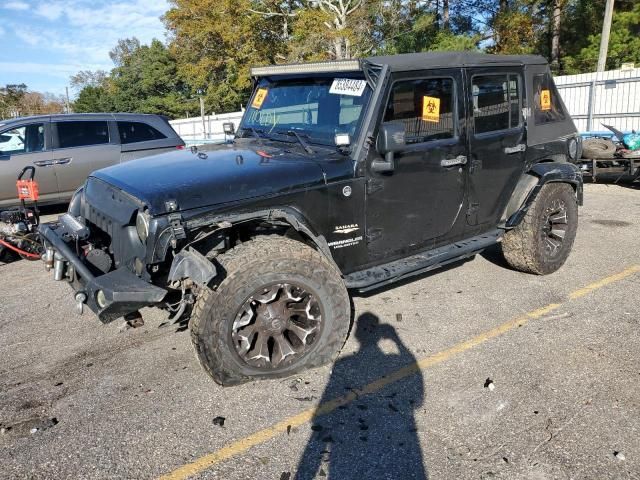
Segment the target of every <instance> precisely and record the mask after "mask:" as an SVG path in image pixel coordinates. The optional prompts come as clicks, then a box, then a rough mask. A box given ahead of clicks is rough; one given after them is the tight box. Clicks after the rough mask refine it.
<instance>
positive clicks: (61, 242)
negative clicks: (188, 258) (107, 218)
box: [38, 224, 167, 323]
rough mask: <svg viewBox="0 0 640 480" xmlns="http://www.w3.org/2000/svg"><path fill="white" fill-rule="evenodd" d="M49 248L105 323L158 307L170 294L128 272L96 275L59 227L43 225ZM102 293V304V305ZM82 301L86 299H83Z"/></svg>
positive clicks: (74, 286)
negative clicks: (167, 294)
mask: <svg viewBox="0 0 640 480" xmlns="http://www.w3.org/2000/svg"><path fill="white" fill-rule="evenodd" d="M38 230H39V232H40V235H41V236H42V238H43V239H44V242H45V246H46V247H47V248H49V249H53V251H54V252H55V253H57V254H59V256H61V257H62V259H63V261H64V262H65V269H66V274H67V275H66V279H67V280H68V281H69V283H70V284H71V286H72V288H73V289H74V291H75V294H74V295H75V297H76V299H77V298H79V296H78V294H84V298H85V303H86V305H87V306H88V307H89V308H90V309H91V310H92V311H93V312H94V313H95V314H96V315H98V318H99V319H100V321H101V322H102V323H109V322H112V321H113V320H116V319H117V318H120V317H123V316H124V315H127V314H129V313H132V312H135V311H137V310H139V309H140V308H143V307H147V306H151V305H156V304H158V303H160V302H161V301H162V299H163V298H164V297H165V295H166V293H167V291H166V290H165V289H163V288H160V287H156V286H155V285H151V284H150V283H147V282H146V281H144V280H142V279H141V278H139V277H138V276H136V275H135V274H134V273H133V272H131V271H129V270H127V269H126V268H122V267H121V268H119V269H117V270H114V271H111V272H109V273H105V274H102V275H98V276H96V275H94V274H93V273H92V272H91V270H90V269H89V268H88V267H87V265H86V264H85V263H84V262H83V261H82V259H81V258H80V257H78V255H77V254H76V253H75V252H74V251H73V250H72V249H71V248H70V247H69V245H68V244H67V242H66V241H65V238H64V237H65V236H67V235H66V233H65V231H64V229H63V228H61V227H60V226H59V225H55V224H42V225H40V227H39V228H38ZM99 292H101V293H100V298H101V300H102V301H101V304H98V300H97V299H98V294H99ZM80 298H82V296H80Z"/></svg>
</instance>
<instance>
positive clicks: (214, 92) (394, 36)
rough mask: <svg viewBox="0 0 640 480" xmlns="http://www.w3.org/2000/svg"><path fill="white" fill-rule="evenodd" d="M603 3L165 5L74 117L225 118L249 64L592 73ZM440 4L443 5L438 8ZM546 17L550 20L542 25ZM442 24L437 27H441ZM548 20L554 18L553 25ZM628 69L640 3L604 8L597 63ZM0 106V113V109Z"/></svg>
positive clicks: (119, 50) (238, 99) (86, 89)
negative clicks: (464, 53) (438, 54)
mask: <svg viewBox="0 0 640 480" xmlns="http://www.w3.org/2000/svg"><path fill="white" fill-rule="evenodd" d="M604 4H605V0H465V1H464V2H454V1H452V0H449V1H445V0H439V1H437V2H434V1H422V0H313V1H311V0H170V8H169V10H168V11H167V13H166V14H165V15H164V17H163V21H164V23H165V25H166V27H167V30H168V33H169V35H168V38H169V42H168V45H165V44H163V43H161V42H160V41H158V40H154V41H152V42H151V44H150V45H141V44H140V42H139V41H138V40H137V39H136V38H130V39H122V40H119V41H118V44H117V45H116V46H115V47H114V48H113V50H112V51H111V53H110V57H111V59H112V60H113V62H114V65H115V67H114V68H113V69H112V70H111V72H110V73H109V74H107V73H105V72H100V71H98V72H87V71H83V72H79V73H78V74H77V75H74V76H73V77H72V79H71V81H72V85H73V86H75V87H77V88H82V90H81V91H80V93H79V95H78V98H77V100H76V102H75V110H76V111H83V112H86V111H125V112H146V113H160V114H165V115H169V116H171V117H183V116H186V115H199V102H198V97H199V96H202V97H203V98H204V100H205V110H206V112H207V113H211V112H219V113H222V112H226V111H236V110H238V109H239V108H240V107H241V106H242V105H244V104H245V102H246V101H247V100H248V97H249V93H250V90H251V79H250V73H249V70H250V68H251V67H252V66H258V65H266V64H273V63H283V62H304V61H317V60H330V59H336V58H352V57H359V56H368V55H380V54H397V53H408V52H421V51H434V50H480V51H488V52H491V53H500V54H528V53H535V54H541V55H544V56H546V57H547V58H548V59H550V56H551V50H552V47H551V43H552V38H555V39H558V38H559V39H560V43H559V48H555V49H554V53H555V55H556V57H555V58H556V59H557V60H558V63H557V64H554V66H555V67H556V68H558V70H559V71H560V73H577V72H580V71H589V70H593V69H594V68H595V65H596V62H597V55H598V49H599V43H600V30H601V28H602V18H603V12H604ZM445 5H447V6H448V8H447V9H445ZM554 11H560V12H561V13H560V16H559V17H558V16H556V17H554ZM447 18H448V21H447V20H446V19H447ZM554 18H555V19H556V20H559V21H555V22H554V21H553V20H554ZM623 62H636V63H640V3H638V1H637V0H616V3H615V14H614V21H613V26H612V31H611V41H610V46H609V57H608V62H607V66H608V67H609V68H617V67H618V66H619V65H620V64H621V63H623ZM1 100H2V97H0V108H1Z"/></svg>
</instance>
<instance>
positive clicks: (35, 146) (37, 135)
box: [0, 123, 44, 155]
mask: <svg viewBox="0 0 640 480" xmlns="http://www.w3.org/2000/svg"><path fill="white" fill-rule="evenodd" d="M43 150H44V124H43V123H33V124H31V125H23V126H21V127H17V128H14V129H12V130H5V131H4V132H2V133H0V155H15V154H19V153H34V152H41V151H43Z"/></svg>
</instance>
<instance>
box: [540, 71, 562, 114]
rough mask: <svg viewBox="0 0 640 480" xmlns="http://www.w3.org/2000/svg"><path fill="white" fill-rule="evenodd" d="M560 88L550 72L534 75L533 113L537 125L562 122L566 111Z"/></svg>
mask: <svg viewBox="0 0 640 480" xmlns="http://www.w3.org/2000/svg"><path fill="white" fill-rule="evenodd" d="M559 100H560V97H559V95H558V90H556V86H555V84H554V83H553V79H552V78H551V75H550V74H548V73H545V74H542V75H535V76H534V77H533V113H534V118H535V122H536V125H544V124H545V123H553V122H561V121H562V120H564V119H565V116H566V115H565V112H564V109H563V108H562V104H561V103H560V101H559Z"/></svg>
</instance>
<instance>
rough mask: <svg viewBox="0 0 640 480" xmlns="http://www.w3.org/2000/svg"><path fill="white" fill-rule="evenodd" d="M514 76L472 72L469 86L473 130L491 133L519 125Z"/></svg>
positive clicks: (518, 93)
mask: <svg viewBox="0 0 640 480" xmlns="http://www.w3.org/2000/svg"><path fill="white" fill-rule="evenodd" d="M518 84H519V82H518V76H517V75H515V74H508V75H476V76H474V77H473V82H472V85H471V88H472V93H473V121H474V124H475V131H476V133H486V132H495V131H499V130H506V129H509V128H514V127H517V126H518V125H519V124H520V91H519V88H518Z"/></svg>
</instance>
